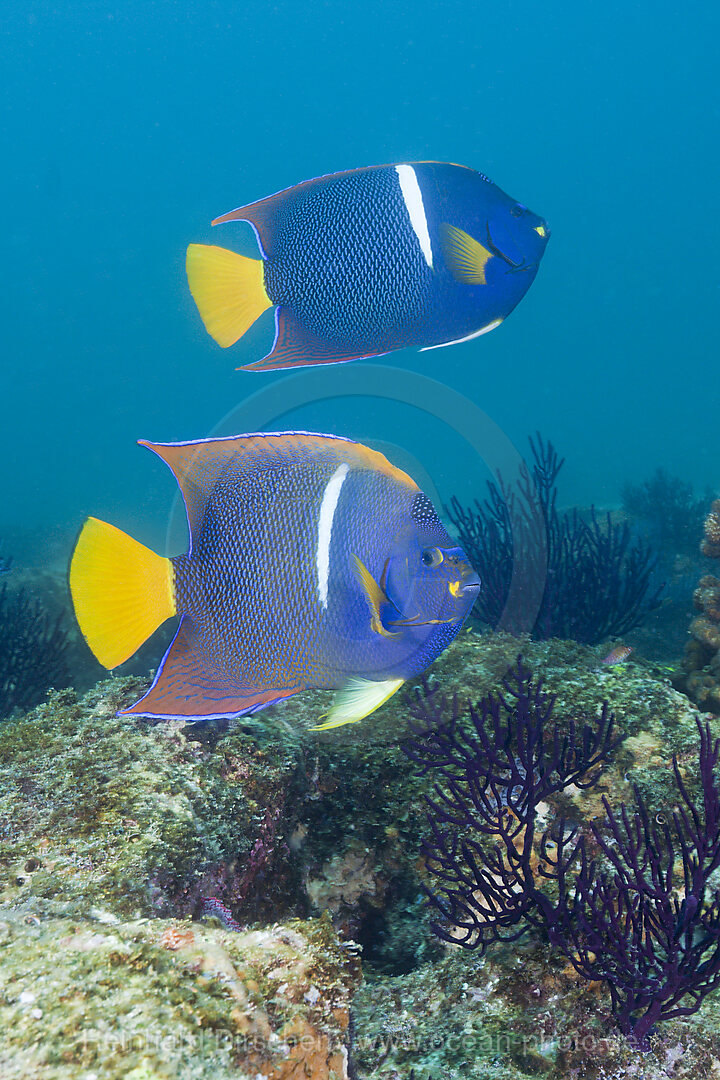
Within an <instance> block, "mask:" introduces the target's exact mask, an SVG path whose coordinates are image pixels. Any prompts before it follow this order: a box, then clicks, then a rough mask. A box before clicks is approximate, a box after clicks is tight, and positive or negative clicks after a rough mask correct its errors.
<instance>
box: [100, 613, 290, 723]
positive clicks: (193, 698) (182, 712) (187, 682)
mask: <svg viewBox="0 0 720 1080" xmlns="http://www.w3.org/2000/svg"><path fill="white" fill-rule="evenodd" d="M302 689H304V688H303V687H300V686H296V687H279V688H274V687H270V688H267V689H255V688H250V687H248V688H245V687H238V686H235V685H233V684H232V683H231V681H230V680H228V679H225V678H224V677H223V676H222V675H221V674H219V673H217V672H213V671H212V669H211V668H209V667H208V665H207V663H206V662H205V661H204V659H203V657H202V655H201V654H200V651H199V650H198V648H197V644H196V642H195V636H194V634H193V632H192V624H191V622H190V620H188V619H187V617H185V618H183V619H182V620H181V622H180V627H179V629H178V632H177V634H176V635H175V638H174V639H173V642H172V644H171V646H170V648H169V649H168V651H167V652H166V654H165V656H164V658H163V661H162V663H161V665H160V667H159V668H158V672H157V675H156V676H155V681H154V682H153V684H152V686H151V687H150V689H149V690H148V692H147V694H145V696H144V697H142V698H140V700H139V701H137V702H135V704H134V705H132V706H131V707H130V708H129V709H123V710H122V713H121V715H123V716H150V717H154V718H159V719H176V720H210V719H213V718H215V719H218V718H229V717H235V716H247V715H249V714H250V713H254V712H257V711H258V710H259V709H264V708H266V707H267V706H268V705H274V704H275V703H276V702H278V701H283V700H284V699H285V698H288V697H292V695H293V694H297V693H299V691H300V690H302Z"/></svg>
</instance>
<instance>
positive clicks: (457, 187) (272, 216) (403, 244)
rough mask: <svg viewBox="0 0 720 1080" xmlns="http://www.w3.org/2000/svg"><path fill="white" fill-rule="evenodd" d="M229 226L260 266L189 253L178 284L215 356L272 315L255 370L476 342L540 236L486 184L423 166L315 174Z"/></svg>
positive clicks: (213, 251)
mask: <svg viewBox="0 0 720 1080" xmlns="http://www.w3.org/2000/svg"><path fill="white" fill-rule="evenodd" d="M230 221H247V222H249V223H250V224H251V225H252V226H253V228H254V230H255V235H256V237H257V240H258V244H259V246H260V252H261V255H262V259H249V258H246V257H244V256H242V255H238V254H237V253H236V252H234V251H230V250H228V249H226V248H222V247H215V246H212V245H205V244H191V245H190V246H189V247H188V251H187V274H188V282H189V285H190V290H191V292H192V295H193V297H194V299H195V302H196V304H197V306H198V309H199V311H200V315H201V316H202V319H203V321H204V323H205V326H206V328H207V330H208V332H209V333H210V334H211V335H212V337H213V338H214V339H215V341H217V342H218V344H220V345H222V346H223V347H227V346H229V345H232V344H233V343H234V342H236V341H237V340H238V339H239V338H240V337H242V335H243V334H244V333H245V332H246V331H247V330H248V329H249V328H250V326H252V324H253V323H254V322H255V320H256V319H257V318H258V317H259V316H260V315H261V314H262V313H263V312H264V311H266V310H267V309H268V308H271V307H274V308H275V340H274V343H273V347H272V349H271V351H270V352H269V353H268V355H267V356H266V357H264V358H263V359H262V360H259V361H258V362H256V363H254V364H247V365H244V367H245V368H246V369H247V370H251V371H268V370H273V369H277V368H291V367H299V366H303V365H307V364H332V363H341V362H343V361H347V360H355V359H358V358H362V357H371V356H381V355H383V354H385V353H389V352H392V351H394V350H396V349H404V348H407V347H408V346H413V347H416V348H420V349H432V348H437V347H438V346H441V345H451V344H455V343H457V342H460V341H467V340H469V339H470V338H474V337H478V336H479V335H480V334H485V333H487V332H488V331H489V330H492V329H494V328H495V327H496V326H499V324H500V323H501V322H502V321H503V319H505V318H506V317H507V316H508V315H509V314H510V312H511V311H512V310H513V308H514V307H515V306H516V304H518V303H519V301H520V300H521V299H522V297H523V296H524V295H525V293H526V292H527V290H528V289H529V287H530V285H531V284H532V281H533V279H534V277H535V274H536V273H537V269H538V265H539V263H540V259H541V258H542V255H543V252H544V251H545V246H546V244H547V241H548V237H549V235H550V232H549V229H548V226H547V224H546V222H545V221H544V220H543V219H542V218H540V217H538V216H537V215H536V214H533V213H532V212H531V211H530V210H528V209H527V208H526V207H525V206H523V205H522V204H521V203H519V202H517V201H516V200H515V199H512V198H510V196H509V195H506V194H505V192H503V191H501V190H500V188H499V187H497V186H496V185H495V184H493V183H492V181H490V180H488V178H487V177H486V176H483V175H482V174H481V173H478V172H475V171H474V170H473V169H468V168H465V167H463V166H461V165H450V164H444V163H442V162H433V161H423V162H416V163H413V164H402V165H378V166H372V167H370V168H364V169H354V170H351V171H349V172H342V173H335V174H333V175H330V176H322V177H319V178H318V179H315V180H309V181H307V182H306V183H303V184H298V185H296V186H295V187H291V188H288V189H287V190H285V191H281V192H278V193H277V194H276V195H271V196H270V197H269V198H266V199H261V200H260V202H256V203H252V204H250V205H249V206H243V207H241V208H240V209H238V210H233V211H231V212H230V213H229V214H224V215H223V216H222V217H219V218H216V219H215V221H214V222H213V224H214V225H218V224H221V223H223V222H230Z"/></svg>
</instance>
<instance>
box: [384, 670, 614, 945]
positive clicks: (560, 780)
mask: <svg viewBox="0 0 720 1080" xmlns="http://www.w3.org/2000/svg"><path fill="white" fill-rule="evenodd" d="M503 690H504V693H501V694H497V695H493V694H489V695H488V696H487V697H485V698H483V699H482V700H481V701H479V702H478V703H477V705H475V706H472V707H471V708H470V710H469V718H468V719H469V723H468V722H467V720H465V719H463V718H462V717H461V716H460V713H459V709H458V707H457V702H453V703H452V705H449V703H448V702H446V701H445V700H444V699H439V698H438V696H437V695H436V694H432V693H431V694H429V695H423V694H419V695H418V696H417V697H416V699H415V701H414V704H413V706H412V710H413V713H414V717H415V719H414V721H413V723H412V729H413V737H412V738H411V739H410V740H408V741H407V742H406V743H405V745H404V749H405V752H406V753H407V754H408V756H409V757H410V758H411V759H412V760H413V761H415V762H417V763H418V764H419V765H420V766H421V771H422V772H423V773H425V772H427V771H428V770H430V769H432V770H433V772H434V773H436V774H440V777H441V780H440V781H439V782H438V783H436V784H435V788H434V796H433V797H432V798H428V807H429V823H430V826H431V829H432V834H433V840H432V842H430V843H427V844H426V845H425V849H424V855H425V859H426V863H427V866H428V869H429V870H430V872H431V873H432V874H433V876H434V877H436V878H437V879H438V881H439V882H440V885H441V889H440V892H439V894H434V893H430V894H429V895H430V901H431V903H432V904H433V906H434V907H435V908H436V910H437V911H438V912H439V914H440V915H441V917H442V919H441V921H440V922H439V923H436V924H435V925H434V927H433V929H434V930H435V932H436V933H437V934H438V936H439V937H441V938H443V939H444V940H446V941H452V942H456V943H459V944H462V945H464V946H465V947H466V948H472V949H474V948H478V947H481V948H482V950H483V951H484V949H485V948H486V946H487V945H488V944H489V943H490V942H493V941H499V940H504V941H513V940H515V939H516V938H518V937H520V935H521V934H522V933H523V932H524V931H525V929H526V927H527V924H528V923H531V924H534V925H543V926H546V927H548V928H550V927H551V926H552V924H554V922H555V915H554V913H553V912H554V903H553V901H552V900H550V899H549V897H548V896H547V895H546V894H545V893H544V892H543V890H542V889H541V887H540V886H541V884H542V882H543V879H544V878H548V877H554V876H555V871H554V869H553V865H554V863H555V862H556V861H557V857H558V854H557V853H558V850H560V852H561V854H563V855H564V853H565V852H566V851H568V850H569V849H571V848H572V843H573V840H574V834H571V835H570V836H567V837H563V836H561V837H560V839H559V840H558V839H557V838H556V837H550V836H542V837H538V835H537V828H536V826H537V822H538V817H539V816H540V815H541V813H542V803H543V802H544V800H545V799H547V798H549V797H550V796H552V795H554V794H557V793H558V792H560V791H562V790H563V789H564V788H566V787H568V785H570V784H574V785H575V786H577V787H581V788H582V787H589V786H590V785H591V784H593V783H594V782H595V780H596V779H597V776H598V773H599V770H600V768H601V767H602V765H603V764H604V763H605V762H606V761H607V759H608V756H609V754H610V753H611V751H612V750H613V748H614V747H615V746H616V745H617V740H614V739H613V716H612V713H610V712H609V711H608V709H607V707H606V706H603V709H602V712H601V716H600V718H599V720H598V721H597V722H596V723H595V725H594V726H591V725H589V724H584V725H582V726H579V725H577V724H576V722H575V721H574V720H571V721H570V722H569V723H568V724H567V726H566V728H565V729H564V730H561V729H560V727H559V726H558V725H557V724H555V725H553V726H552V727H551V726H550V722H551V720H552V713H553V708H554V705H555V698H554V697H553V696H552V695H548V694H546V693H545V692H544V691H543V688H542V682H541V681H537V682H534V681H533V679H532V675H531V672H530V670H529V669H528V668H526V667H525V666H524V665H523V663H522V660H521V658H518V661H517V666H516V667H515V668H514V669H513V670H512V671H510V672H509V674H508V676H507V677H506V679H505V681H504V683H503ZM448 713H449V715H448ZM561 862H562V860H561Z"/></svg>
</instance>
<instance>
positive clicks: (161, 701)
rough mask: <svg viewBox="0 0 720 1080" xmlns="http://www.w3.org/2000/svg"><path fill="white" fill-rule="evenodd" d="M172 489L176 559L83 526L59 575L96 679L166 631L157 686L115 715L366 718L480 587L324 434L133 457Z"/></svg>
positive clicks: (459, 560) (435, 531)
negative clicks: (291, 713)
mask: <svg viewBox="0 0 720 1080" xmlns="http://www.w3.org/2000/svg"><path fill="white" fill-rule="evenodd" d="M141 445H143V446H147V447H149V448H150V449H151V450H153V451H154V452H155V453H156V454H157V455H158V456H159V457H161V458H162V459H163V461H165V462H166V464H167V465H169V467H170V468H171V469H172V471H173V473H174V475H175V477H176V479H177V481H178V484H179V485H180V488H181V491H182V494H183V497H184V500H185V507H186V510H187V517H188V524H189V528H190V549H189V551H188V553H187V554H186V555H180V556H178V557H176V558H163V557H161V556H159V555H156V554H155V553H154V552H152V551H150V549H149V548H146V547H144V546H143V545H142V544H139V543H138V542H137V541H135V540H133V539H132V538H131V537H129V536H127V535H126V534H125V533H123V532H121V531H120V530H119V529H117V528H115V527H114V526H113V525H109V524H106V523H105V522H102V521H98V520H97V519H96V518H89V519H88V520H87V521H86V523H85V525H84V527H83V529H82V531H81V533H80V536H79V538H78V541H77V544H76V547H75V550H74V552H73V556H72V560H71V564H70V589H71V592H72V598H73V603H74V606H75V613H76V615H77V619H78V622H79V625H80V629H81V630H82V633H83V635H84V637H85V639H86V641H87V643H88V645H89V646H90V648H91V649H92V651H93V652H94V654H95V656H96V657H97V659H98V660H99V661H100V663H101V664H103V665H104V666H105V667H107V668H114V667H116V666H117V665H118V664H121V663H123V661H124V660H127V659H128V658H129V657H130V656H132V654H133V653H134V652H135V651H136V650H137V649H138V648H139V647H140V645H141V644H142V643H143V642H144V641H145V640H146V639H147V638H148V637H149V636H150V634H152V633H153V631H154V630H155V629H156V628H157V627H158V626H160V625H161V624H162V623H163V622H164V621H165V620H166V619H168V618H170V617H171V616H172V615H175V614H177V615H179V616H180V625H179V628H178V630H177V633H176V635H175V638H174V640H173V642H172V644H171V646H170V648H169V650H168V652H167V653H166V655H165V658H164V659H163V661H162V664H161V666H160V668H159V670H158V673H157V676H156V678H155V682H154V683H153V685H152V687H151V688H150V690H149V691H148V693H147V694H145V696H144V697H143V698H142V699H141V700H140V701H138V702H137V703H136V704H135V705H133V706H132V707H131V708H130V709H127V710H125V711H126V712H127V713H132V714H135V715H139V716H151V717H158V718H163V717H167V718H170V717H176V718H181V719H188V720H201V719H209V718H218V717H234V716H242V715H244V714H249V713H253V712H256V711H257V710H258V709H262V708H264V707H265V706H267V705H271V704H274V703H275V702H278V701H281V700H283V699H285V698H288V697H291V696H292V695H293V694H297V693H299V692H300V691H302V690H305V689H308V688H311V687H313V688H326V689H335V690H338V694H336V696H335V700H334V703H333V706H332V708H331V711H330V713H329V715H328V717H327V723H325V724H321V725H319V726H320V727H337V726H340V725H342V724H345V723H353V722H354V721H357V720H361V719H362V718H363V717H364V716H367V715H368V714H369V713H371V712H373V711H374V710H375V709H376V708H378V707H379V706H380V705H381V704H382V703H383V702H384V701H386V700H387V698H389V697H390V696H391V695H392V694H393V693H395V691H396V690H398V689H399V688H400V686H402V684H403V683H404V682H405V681H406V680H407V679H410V678H412V677H413V676H415V675H418V674H419V673H420V672H422V671H424V670H425V668H426V667H427V666H428V665H429V664H430V663H431V662H432V661H433V660H434V659H435V658H436V657H437V656H438V655H439V654H440V653H441V652H442V650H443V649H444V648H445V647H446V646H447V645H448V644H449V643H450V642H451V641H452V640H453V638H454V637H455V636H456V634H457V633H458V631H459V630H460V628H461V626H462V624H463V622H464V620H465V618H466V617H467V615H468V613H469V611H470V609H471V607H472V606H473V603H474V601H475V599H476V598H477V595H478V589H479V587H480V583H479V581H478V579H477V577H476V575H475V573H474V571H473V570H472V568H471V567H470V565H469V564H468V562H467V558H466V556H465V553H464V552H463V551H462V550H461V549H460V548H459V547H458V546H457V544H456V543H455V542H454V541H453V540H452V539H451V538H450V536H449V535H448V533H447V532H446V531H445V528H444V527H443V525H442V524H441V522H440V521H439V519H438V517H437V515H436V513H435V510H434V509H433V506H432V503H431V502H430V500H429V499H428V498H427V496H426V495H424V494H423V493H422V491H420V489H419V488H418V487H417V485H416V484H415V483H414V481H413V480H412V479H411V478H410V477H409V476H408V475H407V474H406V473H404V472H401V471H400V470H399V469H397V468H396V467H395V466H393V465H391V464H390V462H389V461H388V460H387V459H386V458H385V457H384V456H383V455H382V454H380V453H378V452H377V451H375V450H371V449H369V448H368V447H366V446H363V445H362V444H360V443H355V442H351V441H349V440H348V439H343V438H339V437H337V436H334V435H316V434H309V433H307V432H284V433H267V434H264V433H259V434H251V435H238V436H236V437H233V438H222V439H208V440H204V441H199V442H188V443H148V442H141Z"/></svg>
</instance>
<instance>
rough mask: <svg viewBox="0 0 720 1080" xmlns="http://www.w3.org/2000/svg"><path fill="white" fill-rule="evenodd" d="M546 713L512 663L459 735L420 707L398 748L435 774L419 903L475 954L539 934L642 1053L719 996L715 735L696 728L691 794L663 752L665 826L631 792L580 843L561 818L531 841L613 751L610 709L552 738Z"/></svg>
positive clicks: (434, 708) (546, 702)
mask: <svg viewBox="0 0 720 1080" xmlns="http://www.w3.org/2000/svg"><path fill="white" fill-rule="evenodd" d="M553 705H554V700H553V699H552V698H551V697H549V696H547V695H545V694H544V693H543V691H542V686H541V683H540V682H538V683H533V681H532V678H531V674H530V672H529V671H528V669H527V668H525V667H524V666H523V665H522V662H521V661H520V660H518V665H517V668H516V669H515V670H514V671H512V672H511V673H510V675H509V676H508V678H507V680H506V681H505V684H504V693H503V694H500V695H494V696H493V695H489V696H488V697H487V698H484V699H483V700H482V701H481V702H479V703H478V705H477V706H475V707H474V708H473V709H472V710H471V711H470V717H469V719H470V724H468V723H467V722H465V723H464V724H463V721H462V718H461V717H460V716H459V713H458V709H457V706H456V705H455V704H453V705H452V706H451V707H449V706H448V703H447V702H446V701H444V700H443V699H442V698H439V697H438V696H437V695H434V694H432V693H430V694H426V695H422V694H421V695H419V696H418V697H417V698H416V701H415V704H414V712H415V722H414V724H413V737H412V738H411V739H410V740H409V741H408V742H407V744H406V747H405V749H406V752H407V753H408V754H409V756H410V757H411V758H412V759H413V760H414V761H416V762H417V763H418V764H419V765H420V766H421V769H422V771H423V772H426V771H428V770H430V769H433V770H438V774H439V780H438V782H437V783H436V785H435V790H434V795H433V797H431V798H428V808H429V815H428V816H429V823H430V826H431V830H432V840H431V841H430V842H428V843H426V845H425V849H424V854H425V859H426V864H427V866H428V869H429V871H430V873H431V874H432V875H433V876H434V877H435V878H436V879H437V881H438V882H439V885H440V888H439V890H437V891H436V892H429V897H430V902H431V904H432V905H433V906H434V907H435V909H436V910H437V911H438V913H439V914H440V916H441V919H440V921H439V922H438V923H436V924H435V926H434V929H435V932H436V933H437V934H438V935H439V936H440V937H441V938H443V939H444V940H446V941H450V942H453V943H456V944H460V945H462V946H463V947H465V948H469V949H475V948H480V949H481V950H482V951H484V950H485V949H486V948H487V946H488V945H489V944H491V943H492V942H494V941H499V940H504V941H512V940H514V939H516V938H517V937H519V936H520V935H521V934H522V933H523V931H524V930H525V929H526V928H527V926H535V927H537V928H540V929H542V930H544V931H545V932H546V933H547V934H548V937H549V939H550V942H551V943H552V944H553V945H555V946H556V947H557V948H559V949H560V950H561V951H562V952H563V953H564V955H565V956H566V957H567V958H568V959H569V961H570V962H571V964H572V965H573V967H574V968H575V970H576V971H577V972H578V973H579V974H580V975H581V976H583V977H584V978H586V979H589V980H601V981H603V982H604V983H605V984H606V985H607V986H608V988H609V992H610V999H611V1006H612V1011H613V1014H614V1015H615V1018H616V1020H617V1023H618V1026H619V1028H620V1030H621V1031H622V1032H623V1033H624V1034H625V1035H626V1036H628V1037H629V1038H630V1039H631V1040H632V1041H633V1043H634V1044H635V1045H636V1046H637V1047H638V1048H639V1049H643V1050H645V1049H647V1048H648V1047H649V1043H648V1035H649V1034H650V1033H651V1031H652V1030H653V1028H654V1026H655V1024H656V1023H658V1022H659V1021H662V1020H668V1019H671V1018H673V1017H677V1016H687V1015H689V1014H691V1013H693V1012H695V1011H696V1009H697V1008H698V1006H699V1005H700V1003H701V1001H702V999H703V998H704V997H705V996H706V994H708V993H709V992H710V991H711V990H713V989H715V988H716V987H717V986H718V985H720V893H718V891H717V890H715V889H711V882H710V879H711V875H712V874H713V873H714V872H715V871H716V870H717V869H718V868H720V793H719V791H718V784H717V781H716V778H715V768H716V766H717V763H718V758H719V757H720V740H717V741H715V742H713V740H712V739H711V736H710V729H709V726H708V725H707V724H704V725H703V724H702V723H701V722H700V721H699V720H698V722H697V723H698V730H699V734H700V750H699V770H698V781H699V787H700V796H699V799H695V798H693V796H692V795H691V793H690V791H689V790H688V787H687V785H686V783H685V780H684V779H683V775H682V773H681V770H680V768H679V766H678V763H677V759H676V758H675V757H673V772H674V777H675V785H676V790H677V805H676V806H675V808H674V809H673V810H672V811H671V812H668V816H667V818H666V817H664V816H663V815H662V814H660V815H657V816H655V815H654V814H652V813H651V812H650V811H649V809H648V807H647V804H646V802H645V800H644V799H643V797H642V795H641V794H640V792H639V790H638V789H637V788H636V789H635V798H634V807H633V809H631V810H629V809H628V808H627V807H624V806H623V807H621V809H620V810H619V811H614V810H613V809H612V808H611V806H610V804H609V803H608V802H607V800H606V799H603V803H604V806H605V812H606V815H607V819H606V821H605V822H604V823H602V824H601V823H598V822H594V823H592V824H591V825H590V827H589V832H588V834H587V835H581V834H580V831H579V829H567V828H566V825H565V822H564V821H563V820H559V821H557V822H555V823H554V824H553V825H551V826H550V827H549V828H547V829H541V830H539V829H538V824H541V817H542V814H541V810H540V807H541V804H542V801H543V800H544V799H545V798H547V797H549V796H551V795H553V794H557V793H559V792H561V791H562V790H563V788H565V787H566V786H567V785H568V784H571V783H572V784H575V785H576V786H578V787H590V786H591V785H592V784H593V783H595V781H596V780H597V778H598V775H599V771H600V769H601V768H602V765H603V764H604V763H605V762H606V760H607V758H608V756H609V754H610V753H611V751H612V749H613V747H614V745H616V744H615V743H614V741H613V738H612V727H613V718H612V715H611V714H609V713H608V711H607V708H606V707H603V710H602V713H601V717H600V719H599V721H597V725H596V726H595V727H591V726H590V725H587V724H586V725H584V726H583V727H582V728H581V729H578V727H577V726H576V725H575V724H573V723H570V725H569V726H568V727H567V730H566V731H565V733H564V734H563V733H562V732H561V730H560V729H559V727H558V725H557V724H553V726H552V727H551V728H549V729H548V732H546V731H545V726H546V725H547V724H549V723H550V721H551V719H552V711H553ZM448 709H449V719H447V717H446V715H444V713H447V711H448ZM591 846H592V850H593V855H592V856H591V855H590V854H589V851H590V848H591ZM710 893H712V895H710Z"/></svg>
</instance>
